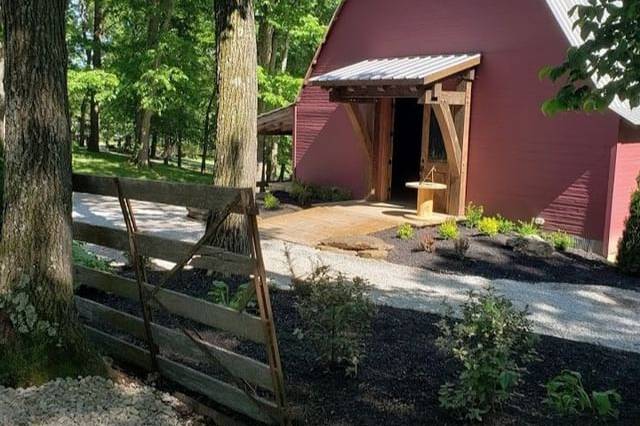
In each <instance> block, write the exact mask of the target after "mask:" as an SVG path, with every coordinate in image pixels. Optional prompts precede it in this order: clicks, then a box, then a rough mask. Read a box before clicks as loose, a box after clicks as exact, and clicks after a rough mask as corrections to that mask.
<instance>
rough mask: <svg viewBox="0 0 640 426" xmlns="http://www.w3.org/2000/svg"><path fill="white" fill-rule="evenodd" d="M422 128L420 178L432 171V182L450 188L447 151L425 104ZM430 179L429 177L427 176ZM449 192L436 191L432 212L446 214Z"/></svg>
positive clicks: (431, 111)
mask: <svg viewBox="0 0 640 426" xmlns="http://www.w3.org/2000/svg"><path fill="white" fill-rule="evenodd" d="M423 114H424V116H423V121H422V123H423V127H422V153H421V159H420V178H421V179H426V177H427V174H428V173H429V172H430V171H433V180H434V182H437V183H443V184H445V185H447V188H450V187H451V175H450V172H449V164H448V162H447V150H446V149H445V146H444V140H443V138H442V133H441V131H440V126H439V125H438V121H437V120H436V117H435V116H434V113H433V109H432V108H431V105H429V104H425V105H424V111H423ZM429 178H431V175H430V176H429ZM449 193H450V190H449V189H447V190H446V191H436V194H435V198H434V204H433V211H435V212H437V213H448V205H449Z"/></svg>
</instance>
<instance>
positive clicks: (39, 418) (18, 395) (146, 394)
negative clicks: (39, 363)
mask: <svg viewBox="0 0 640 426" xmlns="http://www.w3.org/2000/svg"><path fill="white" fill-rule="evenodd" d="M180 407H181V405H180V402H179V401H178V400H177V399H175V398H173V397H172V396H170V395H168V394H166V393H162V392H159V391H157V390H155V389H153V388H151V387H148V386H144V385H137V384H133V383H132V384H116V383H114V382H113V381H111V380H108V379H104V378H102V377H85V378H81V379H57V380H55V381H52V382H49V383H46V384H44V385H42V386H40V387H30V388H25V389H11V388H3V387H2V386H0V425H7V426H8V425H12V426H22V425H24V426H27V425H29V426H31V425H42V426H45V425H46V426H58V425H60V426H62V425H65V426H68V425H82V426H85V425H113V426H134V425H135V426H138V425H140V426H144V425H149V426H151V425H153V426H174V425H175V426H177V425H195V424H199V423H197V420H194V418H185V417H184V416H182V415H181V414H180V413H179V412H178V411H177V409H178V408H180Z"/></svg>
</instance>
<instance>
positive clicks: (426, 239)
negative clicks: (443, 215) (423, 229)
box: [420, 234, 436, 253]
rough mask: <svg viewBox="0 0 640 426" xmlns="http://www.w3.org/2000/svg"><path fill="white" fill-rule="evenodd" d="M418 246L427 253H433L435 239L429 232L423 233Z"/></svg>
mask: <svg viewBox="0 0 640 426" xmlns="http://www.w3.org/2000/svg"><path fill="white" fill-rule="evenodd" d="M420 248H421V249H422V251H426V252H427V253H433V252H435V251H436V239H435V238H433V235H431V234H424V235H423V236H422V238H420Z"/></svg>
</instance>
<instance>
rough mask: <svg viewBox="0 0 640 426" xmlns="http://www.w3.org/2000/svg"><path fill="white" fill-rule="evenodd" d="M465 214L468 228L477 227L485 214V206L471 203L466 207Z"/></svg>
mask: <svg viewBox="0 0 640 426" xmlns="http://www.w3.org/2000/svg"><path fill="white" fill-rule="evenodd" d="M464 215H465V217H466V218H467V219H466V221H465V225H466V226H467V227H468V228H475V227H476V226H478V223H480V221H481V220H482V217H483V215H484V207H482V206H476V205H474V204H473V203H469V205H468V206H467V208H466V209H465V213H464Z"/></svg>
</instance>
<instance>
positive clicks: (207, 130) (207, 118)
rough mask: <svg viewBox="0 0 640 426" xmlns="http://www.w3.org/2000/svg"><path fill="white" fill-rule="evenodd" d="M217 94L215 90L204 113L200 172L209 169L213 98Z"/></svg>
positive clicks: (202, 172)
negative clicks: (208, 154)
mask: <svg viewBox="0 0 640 426" xmlns="http://www.w3.org/2000/svg"><path fill="white" fill-rule="evenodd" d="M215 96H216V92H215V91H214V92H213V94H212V95H211V97H210V98H209V103H208V104H207V112H206V114H205V115H204V135H203V139H202V164H200V174H202V175H203V174H204V173H205V172H206V171H207V148H208V147H209V139H211V111H212V110H213V99H214V98H215Z"/></svg>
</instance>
